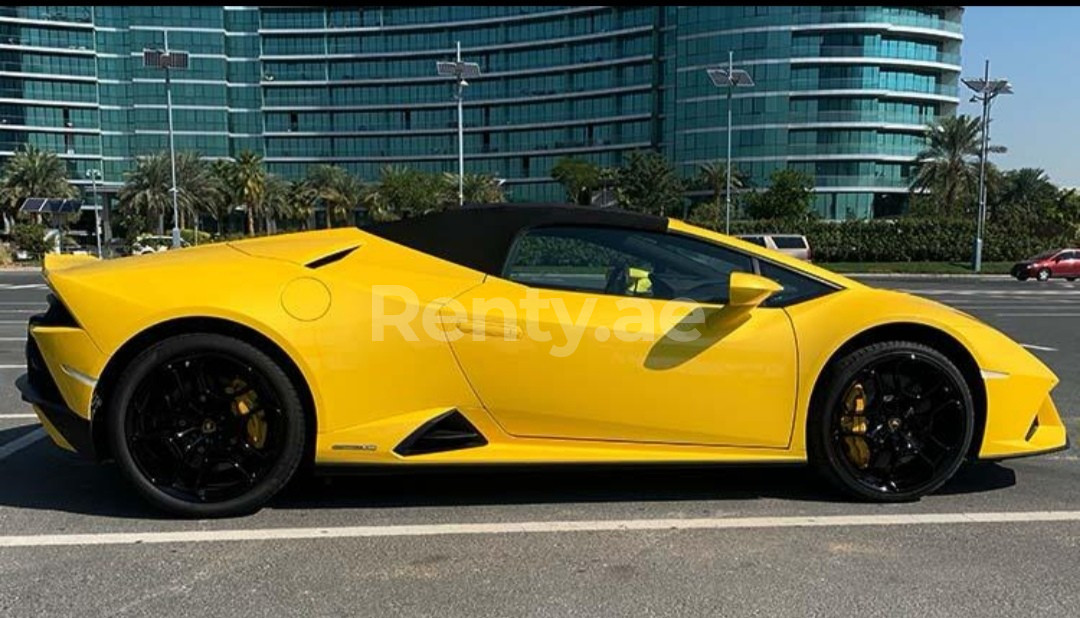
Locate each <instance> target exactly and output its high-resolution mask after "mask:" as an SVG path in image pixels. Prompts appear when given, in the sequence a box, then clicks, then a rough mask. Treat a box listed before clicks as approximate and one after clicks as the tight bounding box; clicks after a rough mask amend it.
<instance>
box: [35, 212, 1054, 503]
mask: <svg viewBox="0 0 1080 618" xmlns="http://www.w3.org/2000/svg"><path fill="white" fill-rule="evenodd" d="M44 274H45V278H46V280H47V282H48V286H49V288H50V291H51V294H50V295H49V305H48V310H47V311H46V312H45V313H43V314H40V315H36V316H34V317H32V318H31V319H30V325H29V330H30V333H29V337H28V339H27V351H26V355H27V374H26V375H24V376H22V377H20V378H19V381H18V386H19V388H20V390H21V391H22V394H23V397H24V399H26V400H27V401H29V402H30V403H31V404H33V406H34V409H35V410H36V411H37V414H38V416H39V417H40V418H41V422H42V424H43V425H44V427H45V429H46V430H47V431H48V432H49V434H50V435H51V436H52V439H53V440H54V441H55V442H56V443H57V444H58V445H59V446H61V447H63V448H67V449H71V450H75V451H78V452H80V453H83V454H85V455H88V456H90V457H93V458H96V459H113V460H115V461H116V462H117V464H118V466H119V469H120V470H121V471H122V473H123V474H124V475H125V476H126V477H127V478H128V479H129V480H130V481H131V483H132V484H133V485H134V487H135V488H136V489H137V491H138V492H139V493H140V494H141V495H142V496H144V497H145V498H147V499H148V500H149V501H150V502H151V503H153V504H155V505H157V506H158V507H161V508H164V509H166V510H168V511H170V512H172V513H174V514H178V515H184V516H197V517H213V516H225V515H235V514H239V513H246V512H251V511H253V510H256V509H258V508H259V507H260V506H262V505H263V504H265V503H266V502H267V500H269V499H270V498H271V497H272V496H273V495H274V494H275V493H277V492H278V491H279V490H280V489H281V488H282V487H283V486H284V485H285V484H286V483H287V482H288V481H289V480H290V478H291V477H293V476H294V474H295V473H296V472H297V470H298V469H299V468H300V467H301V466H303V465H306V464H319V465H339V466H382V467H383V468H385V467H386V466H388V465H391V466H402V467H407V466H436V465H480V464H537V465H540V464H578V463H590V464H602V463H607V464H612V463H618V464H625V463H640V464H656V463H665V462H679V463H708V462H739V463H755V462H762V463H765V462H769V463H778V462H792V463H796V462H806V461H808V462H809V463H810V464H812V465H813V466H814V467H816V468H818V469H819V470H820V471H821V472H822V473H823V474H824V475H825V476H826V477H827V478H829V479H830V480H831V481H832V482H834V483H835V484H836V485H838V486H839V487H840V488H842V489H844V490H846V491H848V492H849V493H851V494H853V495H854V496H855V497H857V498H861V499H866V500H872V501H903V500H912V499H917V498H918V497H920V496H923V495H925V494H927V493H929V492H932V491H934V490H935V489H937V488H938V487H940V486H941V485H942V484H943V483H944V482H945V481H947V480H948V479H949V478H950V477H951V476H952V475H953V473H954V472H956V470H957V468H958V467H959V466H960V465H961V464H962V463H963V462H964V461H966V460H974V459H1002V458H1007V457H1017V456H1023V455H1033V454H1038V453H1046V452H1050V451H1055V450H1059V449H1062V448H1065V447H1066V445H1067V437H1066V433H1065V427H1064V425H1063V424H1062V421H1061V418H1060V417H1059V415H1058V412H1057V410H1056V409H1055V407H1054V402H1053V401H1052V400H1051V397H1050V391H1051V389H1053V387H1054V386H1055V384H1056V383H1057V381H1058V380H1057V377H1055V375H1054V374H1053V373H1051V371H1050V370H1049V369H1047V367H1046V366H1045V365H1043V364H1042V363H1041V362H1040V361H1039V360H1038V359H1036V358H1035V357H1034V356H1032V355H1031V354H1030V353H1029V352H1027V351H1026V350H1025V349H1023V348H1022V347H1021V346H1019V345H1018V344H1016V343H1014V342H1013V341H1012V340H1010V339H1009V338H1008V337H1006V336H1005V335H1003V334H1002V333H1000V332H998V331H997V330H995V329H994V328H991V327H990V326H988V325H986V324H984V323H982V322H980V321H978V320H977V319H975V318H973V317H971V316H969V315H967V314H965V313H962V312H960V311H957V310H954V309H951V308H949V307H946V306H944V305H941V304H938V303H936V302H933V301H929V300H925V299H922V298H919V297H916V296H911V295H908V294H903V293H899V292H895V291H886V290H878V289H874V288H871V287H869V286H867V285H864V284H862V283H859V282H857V281H853V280H851V279H847V278H845V277H841V276H839V275H836V274H833V273H831V272H829V271H828V270H825V269H823V268H820V267H817V266H814V265H812V264H808V263H806V262H804V261H802V260H796V259H794V258H790V257H788V256H785V255H783V254H780V253H778V252H774V251H770V250H768V249H765V248H762V247H759V246H757V245H754V244H751V243H748V242H743V241H740V240H738V239H735V238H732V237H729V236H724V235H721V234H716V233H713V232H710V231H707V230H704V229H701V228H698V227H694V226H691V225H688V224H686V223H683V222H681V221H678V220H674V219H666V218H659V217H652V216H646V215H639V214H633V213H628V212H623V211H617V210H610V209H593V208H586V207H577V206H575V207H568V206H561V205H539V204H538V205H515V206H477V207H467V208H463V209H458V210H453V211H447V212H443V213H438V214H431V215H426V216H422V217H416V218H411V219H406V220H402V221H398V222H393V223H378V224H373V225H371V226H368V227H366V228H359V229H358V228H349V229H334V230H324V231H314V232H303V233H297V234H289V235H282V236H276V237H269V238H258V239H251V240H243V241H239V242H229V243H222V244H212V245H207V246H201V247H194V248H186V249H180V250H176V251H169V252H165V253H156V254H151V255H144V256H134V257H126V258H120V259H115V260H109V261H99V260H96V259H94V258H92V257H88V256H48V257H47V258H46V261H45V266H44Z"/></svg>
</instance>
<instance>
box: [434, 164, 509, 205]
mask: <svg viewBox="0 0 1080 618" xmlns="http://www.w3.org/2000/svg"><path fill="white" fill-rule="evenodd" d="M461 189H462V194H463V195H464V201H465V203H466V204H501V203H503V202H505V201H506V193H505V192H504V191H503V188H502V181H500V180H498V179H496V178H495V177H494V176H492V175H490V174H469V173H466V174H465V180H464V182H462V187H461ZM442 201H443V205H444V206H447V207H451V208H454V207H457V205H458V175H457V174H451V173H449V172H445V173H443V199H442Z"/></svg>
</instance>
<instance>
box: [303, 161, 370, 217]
mask: <svg viewBox="0 0 1080 618" xmlns="http://www.w3.org/2000/svg"><path fill="white" fill-rule="evenodd" d="M300 193H301V195H302V196H303V199H302V202H304V203H306V204H307V205H308V206H309V207H313V206H314V205H315V204H317V203H318V204H322V205H323V207H324V208H325V209H326V224H327V225H328V226H330V227H334V221H335V220H336V219H340V220H342V221H343V222H345V224H346V225H348V223H349V217H350V216H351V214H352V212H353V209H354V208H356V206H357V205H358V204H359V203H360V201H361V200H362V199H363V198H364V184H363V183H362V182H360V181H359V180H358V179H357V178H356V177H355V176H353V175H352V174H350V173H349V172H348V171H346V170H344V169H342V168H340V167H338V166H336V165H316V166H314V167H312V168H310V169H309V170H308V173H307V176H306V177H305V178H304V181H303V187H302V189H301V192H300Z"/></svg>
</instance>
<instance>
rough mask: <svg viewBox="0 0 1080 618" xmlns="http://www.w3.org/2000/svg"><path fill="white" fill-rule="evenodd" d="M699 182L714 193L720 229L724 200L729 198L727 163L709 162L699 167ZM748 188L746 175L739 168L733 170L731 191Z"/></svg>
mask: <svg viewBox="0 0 1080 618" xmlns="http://www.w3.org/2000/svg"><path fill="white" fill-rule="evenodd" d="M698 182H699V183H701V185H702V186H703V187H704V188H706V189H708V190H709V191H711V192H712V197H713V205H714V208H713V210H714V211H715V212H716V217H717V220H716V221H715V224H716V226H717V227H716V229H720V219H719V217H720V213H721V212H723V211H724V210H723V202H724V198H725V197H726V196H727V162H725V161H709V162H708V163H702V164H701V166H700V167H698ZM745 186H746V175H745V174H743V173H742V172H740V171H739V169H738V168H736V167H732V168H731V189H732V190H735V189H742V188H743V187H745Z"/></svg>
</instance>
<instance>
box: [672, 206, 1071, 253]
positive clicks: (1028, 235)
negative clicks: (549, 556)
mask: <svg viewBox="0 0 1080 618" xmlns="http://www.w3.org/2000/svg"><path fill="white" fill-rule="evenodd" d="M695 214H696V213H695ZM691 222H693V223H695V224H697V225H701V226H702V227H708V228H714V227H715V221H713V220H711V219H710V218H708V217H701V218H698V217H695V216H693V215H692V216H691ZM1016 228H1017V226H1006V225H1003V224H988V225H987V226H986V232H985V234H984V236H983V259H984V260H986V261H988V262H999V261H1014V260H1020V259H1023V258H1026V257H1030V256H1031V255H1034V254H1036V253H1038V252H1040V251H1044V250H1047V249H1052V248H1055V247H1062V246H1068V245H1071V244H1073V243H1075V242H1076V241H1077V238H1076V232H1075V230H1073V229H1067V228H1052V229H1040V230H1037V229H1033V228H1028V227H1020V228H1019V229H1016ZM731 233H732V234H753V233H775V234H803V235H805V236H806V237H807V240H809V241H810V247H811V249H812V250H813V252H814V260H815V261H820V262H922V261H929V262H959V261H967V260H970V259H971V257H972V254H973V252H974V245H975V222H974V221H968V220H958V219H939V218H915V217H903V218H900V219H895V220H886V219H874V220H870V221H865V220H858V221H814V220H811V221H805V220H804V221H798V220H784V219H767V220H739V221H732V222H731Z"/></svg>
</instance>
